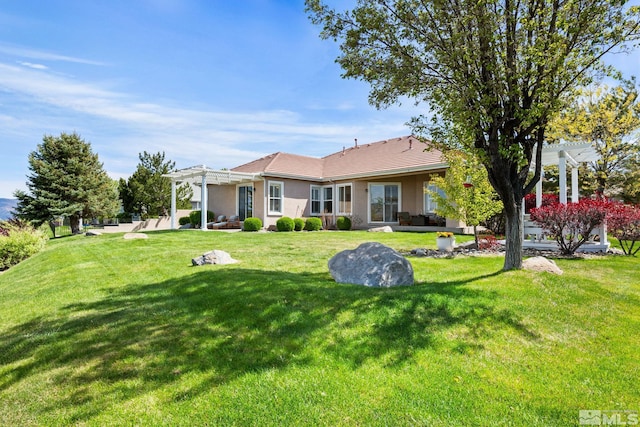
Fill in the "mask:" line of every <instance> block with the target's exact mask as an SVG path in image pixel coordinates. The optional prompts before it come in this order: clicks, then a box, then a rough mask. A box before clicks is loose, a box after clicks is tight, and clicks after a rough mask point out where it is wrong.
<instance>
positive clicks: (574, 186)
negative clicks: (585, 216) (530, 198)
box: [536, 142, 598, 207]
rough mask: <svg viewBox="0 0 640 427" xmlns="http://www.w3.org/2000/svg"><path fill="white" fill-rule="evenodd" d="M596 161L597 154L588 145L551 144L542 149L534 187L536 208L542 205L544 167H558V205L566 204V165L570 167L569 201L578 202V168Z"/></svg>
mask: <svg viewBox="0 0 640 427" xmlns="http://www.w3.org/2000/svg"><path fill="white" fill-rule="evenodd" d="M597 160H598V152H597V151H596V150H595V148H593V146H592V145H591V144H590V143H569V142H565V143H562V144H551V145H547V146H545V147H544V148H543V149H542V161H541V163H542V169H541V172H540V180H539V181H538V184H537V186H536V206H537V207H540V206H541V205H542V178H543V177H544V167H545V166H551V165H558V172H559V180H560V182H559V184H560V203H564V204H566V203H567V165H569V167H571V201H572V202H573V203H575V202H577V201H578V198H579V196H578V166H579V164H580V163H584V162H595V161H597Z"/></svg>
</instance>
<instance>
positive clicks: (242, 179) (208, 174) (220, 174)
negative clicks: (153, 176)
mask: <svg viewBox="0 0 640 427" xmlns="http://www.w3.org/2000/svg"><path fill="white" fill-rule="evenodd" d="M163 176H165V177H167V178H170V179H171V229H172V230H175V228H176V185H177V184H178V183H182V182H193V183H194V184H196V185H200V187H201V191H202V193H201V197H202V202H201V207H200V209H201V217H200V218H202V219H201V221H200V222H201V224H200V228H201V229H202V230H206V229H207V220H206V219H207V205H208V203H207V184H214V185H221V184H242V183H248V182H254V181H259V180H261V179H262V177H261V175H260V174H259V173H245V172H233V171H229V170H214V169H209V168H207V167H206V166H205V165H198V166H192V167H189V168H185V169H180V170H177V171H175V172H171V173H168V174H165V175H163Z"/></svg>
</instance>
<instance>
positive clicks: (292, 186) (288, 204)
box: [254, 177, 313, 228]
mask: <svg viewBox="0 0 640 427" xmlns="http://www.w3.org/2000/svg"><path fill="white" fill-rule="evenodd" d="M271 182H274V183H282V184H283V204H282V213H280V214H275V213H270V212H269V205H268V204H269V200H268V197H267V196H268V194H269V183H271ZM264 183H265V186H264V190H263V192H262V195H264V197H261V198H260V199H258V197H256V203H257V201H258V200H261V201H264V203H263V206H264V207H263V209H262V213H263V216H262V217H261V219H262V222H263V224H264V227H265V228H269V227H270V226H275V225H276V222H277V221H278V219H280V218H282V217H283V216H288V217H290V218H302V217H308V216H309V199H310V194H311V185H313V183H312V182H310V181H303V180H294V179H282V178H275V177H273V178H269V177H265V179H264ZM254 205H255V203H254ZM265 209H266V210H265Z"/></svg>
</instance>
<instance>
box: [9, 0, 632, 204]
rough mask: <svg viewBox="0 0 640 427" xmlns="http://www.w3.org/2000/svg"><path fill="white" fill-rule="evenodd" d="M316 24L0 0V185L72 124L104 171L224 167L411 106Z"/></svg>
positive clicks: (362, 131)
mask: <svg viewBox="0 0 640 427" xmlns="http://www.w3.org/2000/svg"><path fill="white" fill-rule="evenodd" d="M318 32H319V28H317V27H315V26H313V25H312V24H311V22H310V21H309V19H308V18H307V16H306V14H305V13H304V1H303V0H271V1H268V0H242V1H229V0H109V1H106V0H102V1H86V0H22V1H12V0H0V198H6V197H12V193H13V192H14V190H15V189H18V188H20V189H24V188H25V184H24V183H25V179H26V175H27V174H28V163H27V156H28V154H29V153H30V152H31V151H34V150H35V149H36V146H37V144H39V143H41V142H42V137H43V135H44V134H52V135H58V134H60V133H61V132H74V131H75V132H77V133H79V134H80V135H81V136H82V137H83V138H84V139H85V140H86V141H88V142H90V143H91V144H92V147H93V150H94V152H97V153H98V155H99V156H100V160H101V161H102V162H103V163H104V168H105V170H106V171H107V172H108V173H109V175H110V176H111V177H113V178H120V177H127V176H129V175H130V174H131V173H133V171H134V170H135V167H136V165H137V163H138V153H140V152H142V151H148V152H151V153H155V152H159V151H164V152H166V155H167V158H169V159H171V160H174V161H175V162H176V166H177V167H178V168H184V167H188V166H193V165H197V164H205V165H207V166H209V167H212V168H225V167H227V168H231V167H234V166H237V165H239V164H242V163H245V162H248V161H251V160H253V159H256V158H258V157H261V156H263V155H266V154H269V153H273V152H276V151H286V152H291V153H299V154H306V155H311V156H324V155H327V154H330V153H332V152H335V151H339V150H341V149H342V147H343V146H350V145H352V144H353V140H354V138H358V141H359V142H361V143H366V142H373V141H378V140H382V139H386V138H391V137H396V136H402V135H406V134H408V133H409V130H408V128H407V127H406V126H405V123H406V122H407V121H408V120H409V119H410V117H411V116H413V115H416V114H418V113H421V112H424V109H423V110H418V109H417V108H416V107H414V106H413V104H412V103H410V102H409V103H406V105H402V106H397V107H393V108H390V109H388V110H383V111H377V110H376V109H375V108H374V107H371V106H369V105H368V103H367V95H368V86H367V85H366V84H364V83H362V82H359V81H354V80H343V79H342V78H341V77H340V74H341V70H340V68H339V66H338V65H337V64H335V63H334V60H335V57H336V56H337V54H338V47H337V45H335V44H334V43H332V42H329V41H324V40H321V39H320V38H319V37H318ZM612 60H613V61H615V62H616V64H617V65H618V66H619V68H621V69H622V71H623V72H625V73H626V74H627V75H630V74H631V73H632V72H633V70H635V69H637V67H638V65H639V62H640V61H639V60H638V57H637V55H632V56H624V57H616V58H613V59H612Z"/></svg>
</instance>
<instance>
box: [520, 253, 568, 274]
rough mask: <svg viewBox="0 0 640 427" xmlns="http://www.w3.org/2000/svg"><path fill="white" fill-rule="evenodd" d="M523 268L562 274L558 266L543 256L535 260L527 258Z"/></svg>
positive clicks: (523, 262) (534, 258)
mask: <svg viewBox="0 0 640 427" xmlns="http://www.w3.org/2000/svg"><path fill="white" fill-rule="evenodd" d="M522 268H523V269H525V270H531V271H546V272H547V273H553V274H558V275H561V274H562V270H561V269H560V267H558V266H557V265H556V263H555V262H554V261H553V260H550V259H548V258H545V257H543V256H536V257H533V258H527V259H525V260H524V261H522Z"/></svg>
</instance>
